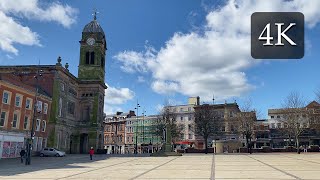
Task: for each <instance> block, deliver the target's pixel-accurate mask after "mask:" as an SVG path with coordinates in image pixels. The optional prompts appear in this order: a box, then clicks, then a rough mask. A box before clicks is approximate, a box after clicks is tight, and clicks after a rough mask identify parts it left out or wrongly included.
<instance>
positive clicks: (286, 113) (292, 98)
mask: <svg viewBox="0 0 320 180" xmlns="http://www.w3.org/2000/svg"><path fill="white" fill-rule="evenodd" d="M305 105H306V101H305V98H304V97H303V96H302V95H301V94H300V93H298V92H291V93H290V94H289V95H288V96H287V97H286V98H285V99H284V101H283V105H282V106H283V108H282V109H281V111H280V112H281V114H283V119H282V120H281V121H282V122H283V124H284V131H285V133H286V134H287V136H288V137H289V140H290V139H291V138H294V140H295V144H296V148H297V153H300V149H299V144H300V143H299V140H300V136H301V134H302V133H303V132H304V131H305V130H306V129H307V127H308V124H310V121H309V120H310V118H309V112H308V110H307V108H305Z"/></svg>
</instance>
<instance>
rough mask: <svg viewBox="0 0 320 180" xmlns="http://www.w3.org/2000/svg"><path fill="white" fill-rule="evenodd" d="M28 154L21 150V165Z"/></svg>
mask: <svg viewBox="0 0 320 180" xmlns="http://www.w3.org/2000/svg"><path fill="white" fill-rule="evenodd" d="M25 154H26V151H25V150H24V149H21V151H20V159H21V163H23V158H24V155H25Z"/></svg>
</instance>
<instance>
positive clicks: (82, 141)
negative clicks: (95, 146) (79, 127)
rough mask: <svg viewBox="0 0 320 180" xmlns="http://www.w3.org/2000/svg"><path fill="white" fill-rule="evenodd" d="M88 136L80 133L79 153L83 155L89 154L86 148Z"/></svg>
mask: <svg viewBox="0 0 320 180" xmlns="http://www.w3.org/2000/svg"><path fill="white" fill-rule="evenodd" d="M88 140H89V139H88V134H86V133H82V134H81V135H80V153H81V154H84V153H88V152H89V148H88Z"/></svg>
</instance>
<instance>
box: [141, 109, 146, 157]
mask: <svg viewBox="0 0 320 180" xmlns="http://www.w3.org/2000/svg"><path fill="white" fill-rule="evenodd" d="M145 113H146V111H145V110H144V109H143V112H142V143H143V144H144V117H145V116H146V115H145ZM143 150H144V149H143ZM142 152H143V151H142Z"/></svg>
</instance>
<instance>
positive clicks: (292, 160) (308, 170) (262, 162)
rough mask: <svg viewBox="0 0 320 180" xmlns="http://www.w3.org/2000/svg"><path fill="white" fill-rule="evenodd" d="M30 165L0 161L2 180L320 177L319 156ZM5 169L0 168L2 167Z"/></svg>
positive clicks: (37, 161)
mask: <svg viewBox="0 0 320 180" xmlns="http://www.w3.org/2000/svg"><path fill="white" fill-rule="evenodd" d="M33 161H34V165H32V166H24V165H19V163H18V161H15V160H10V161H9V160H8V161H6V166H3V165H4V162H2V161H0V165H1V169H0V179H120V180H122V179H123V180H124V179H132V180H133V179H141V180H142V179H155V180H156V179H217V180H219V179H221V180H223V179H235V180H240V179H261V180H262V179H265V180H267V179H277V180H279V179H306V180H307V179H310V180H311V179H312V180H317V179H320V177H319V173H320V171H319V168H320V163H319V161H320V157H319V155H318V154H313V153H310V154H302V155H297V154H292V153H291V154H288V153H281V154H280V153H278V154H277V153H274V154H255V155H248V154H228V155H213V154H207V155H204V154H186V155H183V156H178V157H175V156H169V157H161V158H160V157H148V156H144V157H143V156H140V157H139V156H136V157H134V156H131V157H128V156H113V157H112V156H106V155H99V156H96V157H95V159H94V161H90V160H89V159H88V157H87V156H83V155H70V157H69V156H68V157H62V158H61V159H59V161H55V159H54V158H48V159H46V160H45V161H44V160H43V159H41V158H39V157H37V158H34V160H33ZM2 167H3V168H2Z"/></svg>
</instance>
